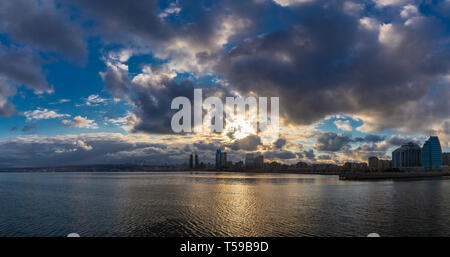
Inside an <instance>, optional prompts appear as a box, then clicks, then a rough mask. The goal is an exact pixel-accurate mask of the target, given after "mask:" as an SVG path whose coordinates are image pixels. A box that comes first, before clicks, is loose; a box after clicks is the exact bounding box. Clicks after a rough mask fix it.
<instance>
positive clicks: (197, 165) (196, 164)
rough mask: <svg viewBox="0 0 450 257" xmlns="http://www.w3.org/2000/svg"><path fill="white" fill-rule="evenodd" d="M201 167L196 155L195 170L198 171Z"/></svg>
mask: <svg viewBox="0 0 450 257" xmlns="http://www.w3.org/2000/svg"><path fill="white" fill-rule="evenodd" d="M199 167H200V164H199V163H198V155H197V154H196V155H195V168H196V169H198V168H199Z"/></svg>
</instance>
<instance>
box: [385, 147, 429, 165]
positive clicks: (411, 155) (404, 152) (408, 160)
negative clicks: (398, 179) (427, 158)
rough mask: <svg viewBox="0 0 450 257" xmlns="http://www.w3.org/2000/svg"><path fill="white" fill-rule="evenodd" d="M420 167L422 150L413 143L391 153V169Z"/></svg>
mask: <svg viewBox="0 0 450 257" xmlns="http://www.w3.org/2000/svg"><path fill="white" fill-rule="evenodd" d="M420 166H422V149H421V148H420V146H419V145H418V144H415V143H413V142H409V143H406V144H404V145H402V146H401V147H399V148H397V149H395V150H394V151H393V152H392V167H393V168H411V167H420Z"/></svg>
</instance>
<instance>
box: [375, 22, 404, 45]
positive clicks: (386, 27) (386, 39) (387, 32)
mask: <svg viewBox="0 0 450 257" xmlns="http://www.w3.org/2000/svg"><path fill="white" fill-rule="evenodd" d="M378 40H379V41H380V42H381V43H382V44H384V45H385V46H387V47H391V48H395V47H397V46H399V45H400V43H401V42H402V36H401V34H399V31H398V30H397V29H396V28H395V27H394V26H393V25H392V24H390V23H389V24H383V25H381V27H380V33H379V34H378Z"/></svg>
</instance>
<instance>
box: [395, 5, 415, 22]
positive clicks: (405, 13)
mask: <svg viewBox="0 0 450 257" xmlns="http://www.w3.org/2000/svg"><path fill="white" fill-rule="evenodd" d="M418 14H419V11H418V10H417V7H415V6H414V5H412V4H408V5H405V6H403V9H402V11H401V12H400V16H401V17H402V18H405V19H406V18H409V17H412V16H416V15H418Z"/></svg>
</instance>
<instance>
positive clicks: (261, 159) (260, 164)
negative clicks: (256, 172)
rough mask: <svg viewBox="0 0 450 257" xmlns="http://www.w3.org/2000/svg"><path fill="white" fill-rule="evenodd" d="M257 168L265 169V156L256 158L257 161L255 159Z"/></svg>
mask: <svg viewBox="0 0 450 257" xmlns="http://www.w3.org/2000/svg"><path fill="white" fill-rule="evenodd" d="M255 168H257V169H262V168H264V156H262V155H259V156H258V157H256V159H255Z"/></svg>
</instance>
